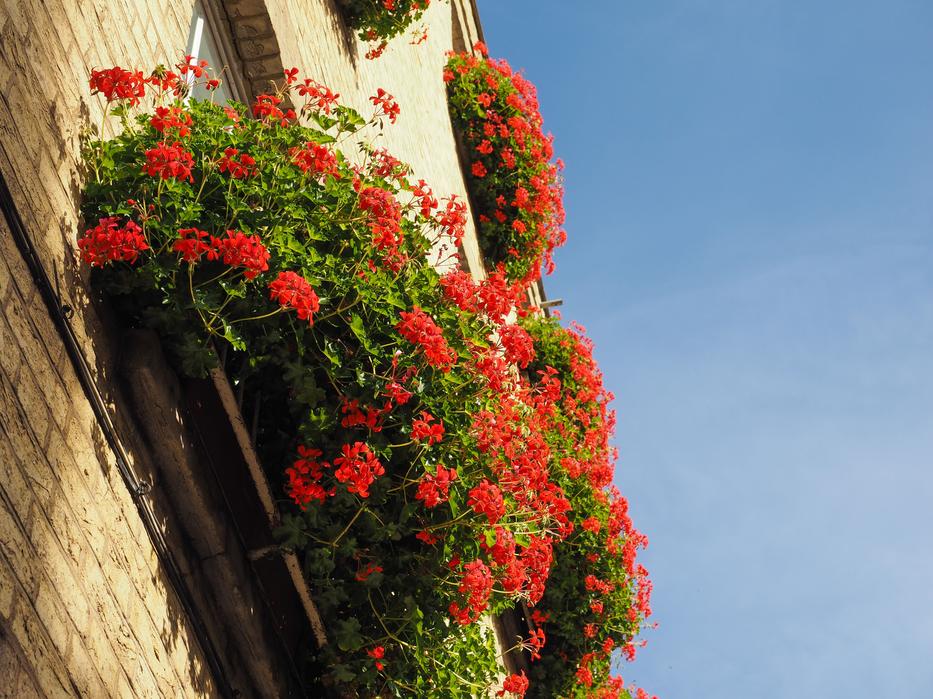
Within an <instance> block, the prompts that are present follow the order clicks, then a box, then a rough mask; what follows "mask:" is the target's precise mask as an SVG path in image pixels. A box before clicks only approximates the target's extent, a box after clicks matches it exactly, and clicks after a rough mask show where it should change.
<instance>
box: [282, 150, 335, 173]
mask: <svg viewBox="0 0 933 699" xmlns="http://www.w3.org/2000/svg"><path fill="white" fill-rule="evenodd" d="M291 156H292V162H293V163H294V164H295V165H297V166H298V168H299V169H300V170H301V171H302V172H303V173H305V174H306V175H310V176H311V177H315V178H317V177H320V176H322V175H330V176H332V177H338V178H339V177H340V175H339V173H338V172H337V156H335V155H334V153H333V151H331V150H330V149H329V148H327V147H326V146H322V145H321V144H320V143H315V142H314V141H308V142H307V143H305V144H304V146H302V147H301V148H292V150H291Z"/></svg>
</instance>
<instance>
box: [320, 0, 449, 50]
mask: <svg viewBox="0 0 933 699" xmlns="http://www.w3.org/2000/svg"><path fill="white" fill-rule="evenodd" d="M337 1H338V3H339V4H340V5H341V6H343V8H344V11H345V12H346V15H347V23H348V24H349V25H350V26H351V27H353V28H354V29H355V30H357V32H358V34H359V37H360V39H362V40H363V41H368V42H369V44H370V49H369V51H368V52H367V53H366V58H369V59H373V58H378V57H379V56H381V55H382V53H383V52H384V51H385V50H386V47H387V46H388V45H389V41H390V40H391V39H394V38H395V37H397V36H399V35H401V34H403V33H405V31H407V30H408V28H409V27H411V26H412V25H413V24H415V23H416V22H418V21H419V20H420V19H421V17H422V16H423V15H424V12H425V10H427V9H428V7H429V6H430V4H431V0H337ZM427 38H428V32H427V30H426V29H421V30H420V31H419V32H416V35H415V38H414V39H413V40H412V42H411V43H413V44H420V43H421V42H423V41H425V40H426V39H427Z"/></svg>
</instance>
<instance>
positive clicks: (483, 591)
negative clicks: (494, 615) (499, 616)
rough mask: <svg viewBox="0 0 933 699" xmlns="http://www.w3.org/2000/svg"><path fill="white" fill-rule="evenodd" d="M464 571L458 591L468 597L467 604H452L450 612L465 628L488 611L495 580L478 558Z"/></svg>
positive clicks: (468, 564) (465, 567)
mask: <svg viewBox="0 0 933 699" xmlns="http://www.w3.org/2000/svg"><path fill="white" fill-rule="evenodd" d="M463 569H464V573H463V577H462V578H461V580H460V587H459V588H458V589H459V591H460V594H462V595H466V604H465V605H464V606H463V607H461V606H460V605H459V604H458V603H457V602H451V603H450V607H449V611H450V614H451V616H453V617H454V619H456V621H457V623H459V624H462V625H464V626H465V625H466V624H471V623H473V622H474V621H476V620H477V619H479V617H480V615H481V614H482V613H483V612H484V611H486V608H487V607H488V606H489V595H490V594H492V586H493V583H494V580H493V577H492V572H491V571H490V570H489V568H488V567H487V565H486V564H485V563H483V562H482V561H481V560H480V559H478V558H477V559H476V560H475V561H472V562H470V563H467V564H466V565H465V566H464V567H463Z"/></svg>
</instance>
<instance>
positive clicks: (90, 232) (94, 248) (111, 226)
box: [78, 216, 149, 267]
mask: <svg viewBox="0 0 933 699" xmlns="http://www.w3.org/2000/svg"><path fill="white" fill-rule="evenodd" d="M78 248H80V250H81V256H82V257H83V258H84V261H85V262H87V263H88V264H89V265H91V267H103V266H104V265H106V264H108V263H110V262H118V261H119V262H129V263H131V264H132V263H134V262H136V258H137V257H139V253H141V252H142V251H144V250H148V249H149V246H148V245H147V244H146V237H145V235H143V229H142V228H140V227H139V225H137V224H136V223H134V222H133V221H127V222H126V223H125V224H123V225H122V226H121V225H120V222H119V219H118V218H116V217H114V216H109V217H107V218H102V219H99V220H98V222H97V225H96V226H94V227H93V228H88V229H87V230H86V231H85V232H84V236H83V237H82V238H80V239H79V240H78Z"/></svg>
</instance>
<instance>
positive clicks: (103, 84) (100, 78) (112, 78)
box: [90, 66, 146, 106]
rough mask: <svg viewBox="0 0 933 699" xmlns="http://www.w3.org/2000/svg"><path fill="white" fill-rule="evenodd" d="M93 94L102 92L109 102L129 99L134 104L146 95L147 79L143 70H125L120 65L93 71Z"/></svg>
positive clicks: (91, 81)
mask: <svg viewBox="0 0 933 699" xmlns="http://www.w3.org/2000/svg"><path fill="white" fill-rule="evenodd" d="M90 86H91V94H92V95H96V94H102V95H103V96H104V99H106V100H107V101H108V102H113V101H114V100H129V103H130V104H131V105H133V106H136V105H137V104H139V100H140V99H141V98H143V97H145V96H146V79H145V78H144V77H143V74H142V71H139V70H124V69H123V68H121V67H120V66H115V67H113V68H107V69H106V70H92V71H91V80H90Z"/></svg>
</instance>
